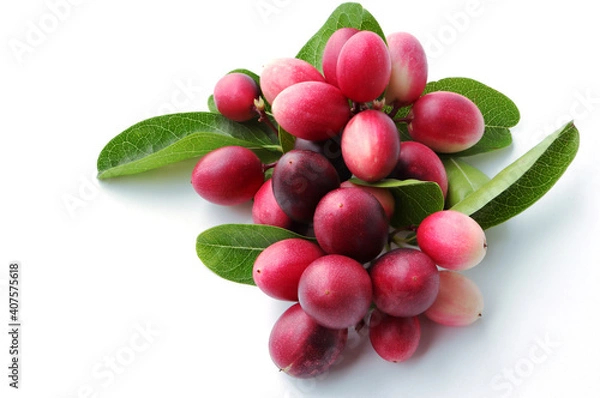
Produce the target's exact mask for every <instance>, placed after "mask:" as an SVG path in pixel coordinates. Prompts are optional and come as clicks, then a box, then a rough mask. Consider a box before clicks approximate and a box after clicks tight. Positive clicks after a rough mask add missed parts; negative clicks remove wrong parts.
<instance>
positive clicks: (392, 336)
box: [369, 309, 421, 362]
mask: <svg viewBox="0 0 600 398" xmlns="http://www.w3.org/2000/svg"><path fill="white" fill-rule="evenodd" d="M369 339H370V340H371V345H372V346H373V348H374V349H375V352H377V354H378V355H379V356H380V357H381V358H383V359H385V360H386V361H389V362H404V361H406V360H407V359H409V358H410V357H411V356H413V354H414V353H415V351H416V350H417V347H418V346H419V341H420V340H421V323H420V322H419V318H417V317H416V316H415V317H408V318H398V317H394V316H391V315H388V314H385V313H383V312H381V311H379V310H377V309H375V310H373V313H372V314H371V318H370V321H369Z"/></svg>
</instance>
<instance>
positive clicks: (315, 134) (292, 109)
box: [271, 82, 350, 141]
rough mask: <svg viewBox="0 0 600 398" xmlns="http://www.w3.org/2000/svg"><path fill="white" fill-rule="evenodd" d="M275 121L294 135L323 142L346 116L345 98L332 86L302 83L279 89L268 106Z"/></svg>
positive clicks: (342, 123)
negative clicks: (270, 105)
mask: <svg viewBox="0 0 600 398" xmlns="http://www.w3.org/2000/svg"><path fill="white" fill-rule="evenodd" d="M271 110H272V112H273V116H274V117H275V120H277V122H278V123H279V124H280V126H281V127H282V128H283V129H284V130H286V131H287V132H288V133H290V134H292V135H293V136H295V137H299V138H304V139H306V140H312V141H325V140H327V139H329V138H331V137H334V136H336V135H338V134H339V133H340V131H342V129H343V128H344V126H345V125H346V123H347V122H348V120H349V119H350V107H349V106H348V100H347V99H346V97H344V95H343V94H342V92H341V91H340V90H339V89H338V88H337V87H335V86H333V85H331V84H329V83H323V82H302V83H297V84H294V85H293V86H290V87H288V88H286V89H285V90H283V91H282V92H281V93H279V95H278V96H277V97H276V98H275V100H274V101H273V106H272V108H271Z"/></svg>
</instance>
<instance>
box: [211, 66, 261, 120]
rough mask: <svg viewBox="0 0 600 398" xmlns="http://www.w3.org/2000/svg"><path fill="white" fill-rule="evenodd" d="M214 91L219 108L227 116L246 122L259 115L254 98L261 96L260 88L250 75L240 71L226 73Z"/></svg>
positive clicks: (216, 104)
mask: <svg viewBox="0 0 600 398" xmlns="http://www.w3.org/2000/svg"><path fill="white" fill-rule="evenodd" d="M213 93H214V94H213V95H214V100H215V106H216V107H217V110H218V111H219V112H220V113H221V114H222V115H223V116H225V117H226V118H228V119H231V120H235V121H236V122H245V121H248V120H250V119H253V118H254V117H255V116H257V113H256V112H255V110H254V100H255V99H256V98H258V97H259V96H260V90H259V87H258V84H256V82H255V81H254V79H252V78H251V77H250V76H248V75H246V74H244V73H238V72H235V73H230V74H228V75H225V76H223V77H222V78H221V79H220V80H219V81H218V82H217V84H216V85H215V89H214V92H213Z"/></svg>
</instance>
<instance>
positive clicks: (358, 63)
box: [336, 30, 392, 102]
mask: <svg viewBox="0 0 600 398" xmlns="http://www.w3.org/2000/svg"><path fill="white" fill-rule="evenodd" d="M391 73H392V62H391V59H390V53H389V51H388V48H387V46H386V45H385V42H384V41H383V39H382V38H381V37H379V36H378V35H377V34H376V33H374V32H371V31H368V30H363V31H360V32H358V33H356V34H354V35H352V37H350V38H349V39H348V40H347V41H346V43H345V44H344V45H343V47H342V49H341V50H340V53H339V56H338V60H337V68H336V76H337V83H338V86H339V88H340V90H342V93H344V95H345V96H346V97H348V98H350V99H351V100H352V101H356V102H369V101H373V100H374V99H376V98H377V97H379V96H380V95H381V94H382V93H383V91H384V90H385V88H386V86H387V85H388V83H389V81H390V75H391Z"/></svg>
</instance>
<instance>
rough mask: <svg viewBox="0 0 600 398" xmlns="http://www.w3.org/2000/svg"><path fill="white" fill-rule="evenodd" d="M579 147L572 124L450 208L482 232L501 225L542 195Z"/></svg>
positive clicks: (569, 162)
mask: <svg viewBox="0 0 600 398" xmlns="http://www.w3.org/2000/svg"><path fill="white" fill-rule="evenodd" d="M578 148H579V132H578V130H577V128H576V127H575V125H574V124H573V123H572V122H571V123H568V124H567V125H565V126H564V127H562V128H561V129H559V130H557V131H556V132H555V133H553V134H551V135H549V136H548V137H546V138H545V139H544V140H543V141H542V142H540V143H539V144H537V145H536V146H535V147H533V148H532V149H531V150H529V151H528V152H527V153H525V154H524V155H523V156H521V157H520V158H519V159H517V160H516V161H514V162H513V163H511V164H510V165H509V166H508V167H506V168H505V169H503V170H502V171H501V172H500V173H498V174H497V175H496V176H495V177H494V178H492V179H491V180H490V181H489V182H487V183H486V184H484V185H482V186H481V187H480V188H479V189H478V190H476V191H475V192H473V193H472V194H471V195H469V196H467V197H466V198H465V199H463V200H462V201H461V202H459V203H457V204H456V205H454V206H453V207H452V209H453V210H458V211H461V212H463V213H465V214H468V215H470V216H471V217H473V218H474V219H475V221H477V222H478V223H479V224H480V225H481V227H482V228H484V229H487V228H491V227H493V226H495V225H498V224H500V223H503V222H504V221H506V220H508V219H510V218H512V217H514V216H516V215H517V214H519V213H521V212H522V211H523V210H525V209H527V208H528V207H529V206H531V205H532V204H534V203H535V202H536V201H537V200H538V199H540V198H541V197H542V196H544V194H545V193H546V192H548V191H549V190H550V188H552V186H553V185H554V184H555V183H556V182H557V181H558V179H559V178H560V176H562V175H563V173H564V172H565V171H566V170H567V167H568V166H569V164H571V162H572V161H573V159H574V158H575V155H576V154H577V150H578Z"/></svg>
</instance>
